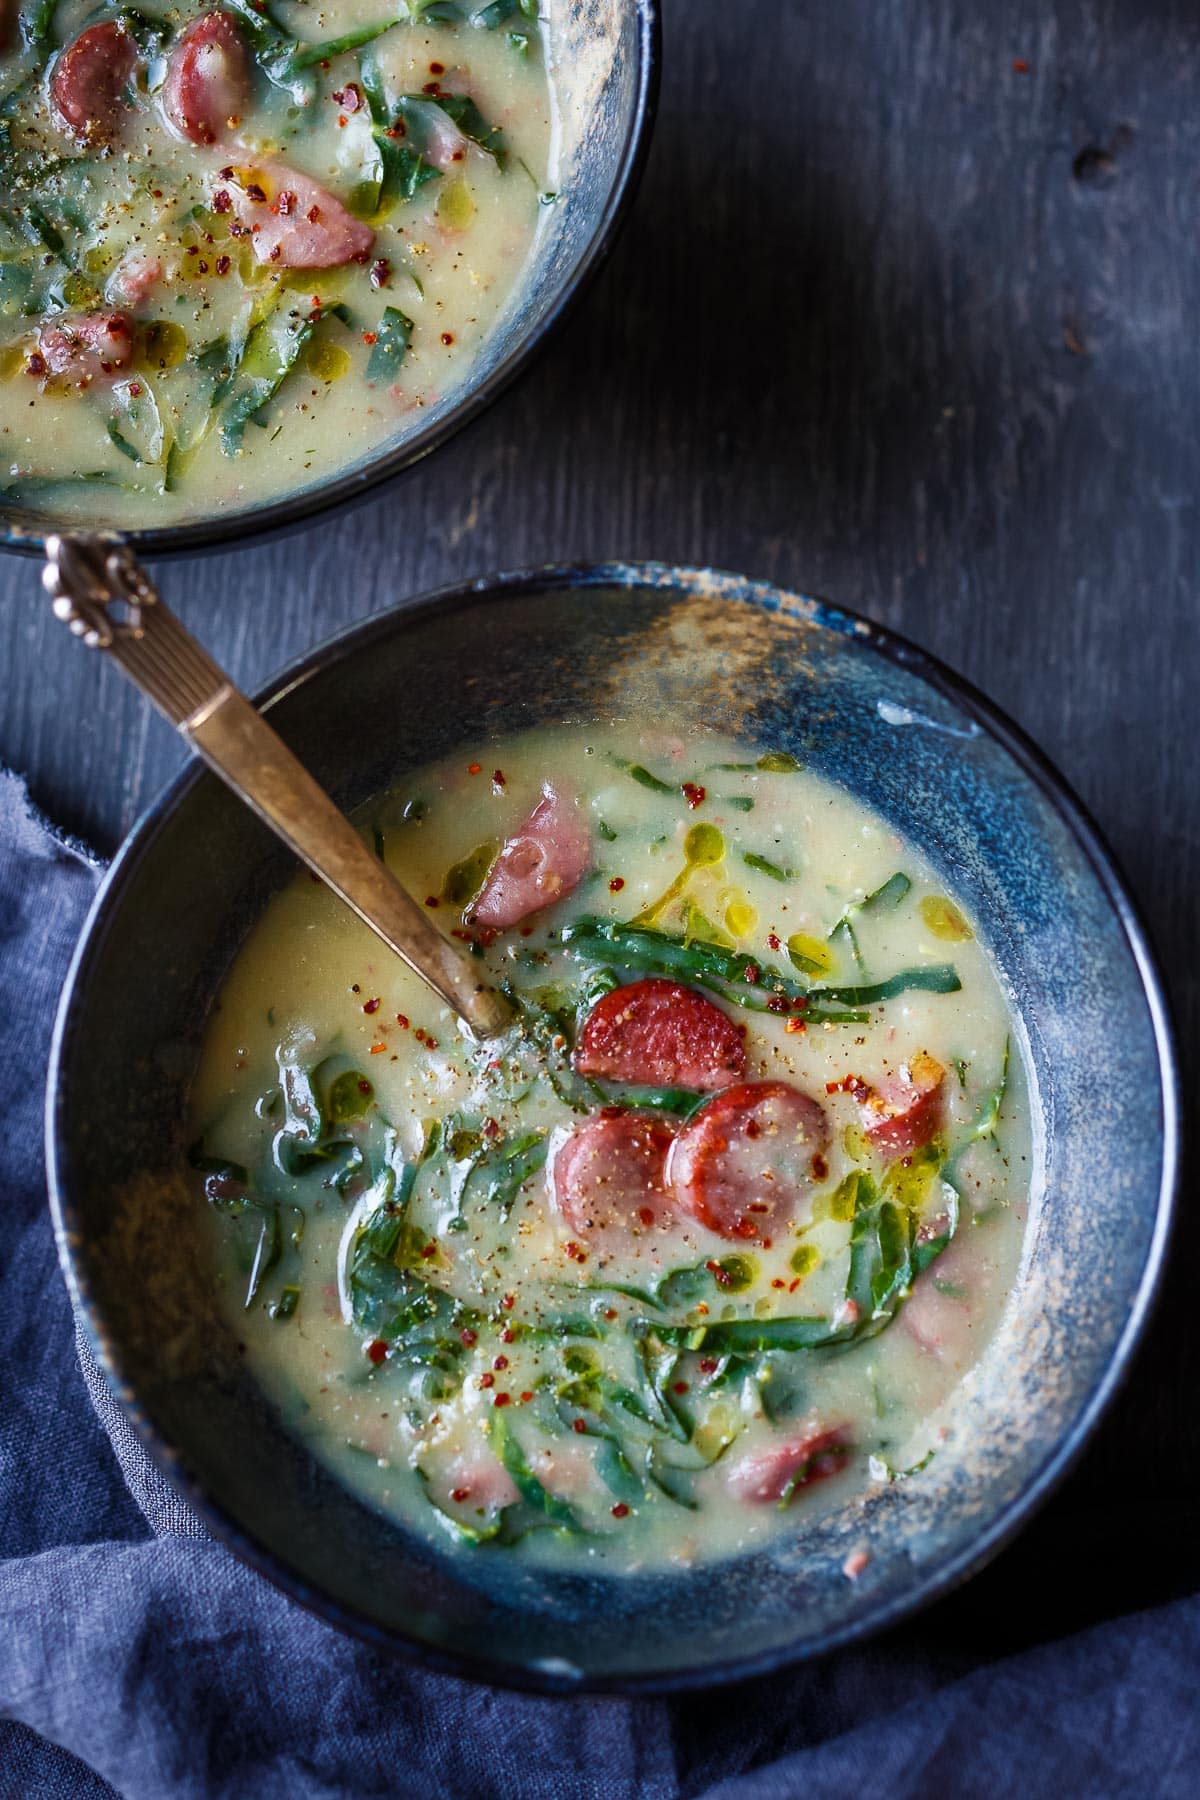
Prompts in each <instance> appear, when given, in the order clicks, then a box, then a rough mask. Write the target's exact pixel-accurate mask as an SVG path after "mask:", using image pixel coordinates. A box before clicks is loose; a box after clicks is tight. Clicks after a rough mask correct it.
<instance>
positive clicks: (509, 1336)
mask: <svg viewBox="0 0 1200 1800" xmlns="http://www.w3.org/2000/svg"><path fill="white" fill-rule="evenodd" d="M516 1341H517V1334H516V1332H515V1331H514V1330H513V1328H512V1326H511V1325H506V1326H505V1327H504V1330H503V1331H502V1332H501V1333H500V1342H501V1343H502V1344H515V1343H516Z"/></svg>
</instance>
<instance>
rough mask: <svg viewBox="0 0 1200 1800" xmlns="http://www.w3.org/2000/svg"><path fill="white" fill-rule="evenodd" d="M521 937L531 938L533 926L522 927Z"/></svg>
mask: <svg viewBox="0 0 1200 1800" xmlns="http://www.w3.org/2000/svg"><path fill="white" fill-rule="evenodd" d="M521 936H522V937H532V936H533V926H532V925H522V927H521Z"/></svg>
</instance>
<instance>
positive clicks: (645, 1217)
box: [638, 1206, 654, 1230]
mask: <svg viewBox="0 0 1200 1800" xmlns="http://www.w3.org/2000/svg"><path fill="white" fill-rule="evenodd" d="M638 1218H639V1219H640V1220H641V1222H642V1224H643V1225H644V1226H645V1227H646V1229H647V1230H649V1229H650V1227H651V1225H653V1223H654V1208H653V1207H652V1206H639V1208H638Z"/></svg>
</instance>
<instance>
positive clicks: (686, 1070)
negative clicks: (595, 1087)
mask: <svg viewBox="0 0 1200 1800" xmlns="http://www.w3.org/2000/svg"><path fill="white" fill-rule="evenodd" d="M575 1067H576V1068H577V1069H578V1070H579V1072H580V1074H581V1075H594V1076H597V1077H599V1078H600V1079H601V1080H608V1081H636V1082H643V1083H645V1084H646V1085H647V1086H650V1087H684V1088H695V1089H697V1090H698V1091H700V1092H703V1093H711V1092H714V1091H715V1090H716V1089H718V1088H724V1087H728V1086H729V1085H730V1083H731V1082H734V1081H737V1080H739V1079H740V1078H741V1077H742V1076H743V1075H744V1074H745V1073H746V1047H745V1044H744V1043H743V1041H742V1036H741V1033H740V1032H739V1031H738V1028H737V1026H736V1025H735V1024H734V1023H733V1020H732V1019H730V1018H729V1017H728V1016H727V1015H726V1014H725V1013H723V1012H722V1011H721V1009H720V1007H719V1006H714V1005H713V1003H712V1001H711V1000H709V999H707V998H706V997H705V995H703V994H699V993H697V992H696V989H695V988H689V987H682V986H681V985H680V983H679V982H677V981H660V980H657V979H655V980H650V981H634V982H631V983H630V985H629V986H628V987H621V988H614V990H613V992H612V993H611V994H605V996H604V998H603V999H602V1000H598V1001H597V1002H596V1004H595V1006H594V1007H593V1008H592V1010H591V1012H590V1013H589V1014H588V1016H587V1018H586V1020H585V1021H584V1025H583V1029H582V1030H581V1031H580V1034H579V1042H578V1044H577V1045H576V1047H575Z"/></svg>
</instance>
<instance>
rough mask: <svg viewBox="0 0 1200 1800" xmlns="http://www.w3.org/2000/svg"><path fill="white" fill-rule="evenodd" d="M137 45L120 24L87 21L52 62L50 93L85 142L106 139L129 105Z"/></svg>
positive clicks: (62, 120) (108, 140)
mask: <svg viewBox="0 0 1200 1800" xmlns="http://www.w3.org/2000/svg"><path fill="white" fill-rule="evenodd" d="M136 64H137V45H136V44H135V43H134V41H133V38H132V37H131V36H130V34H129V32H128V31H126V29H125V27H124V26H123V25H119V24H116V23H114V22H111V21H110V22H108V23H106V24H104V25H89V27H88V29H87V30H86V31H81V32H80V34H79V36H78V37H77V38H76V39H75V42H74V43H73V44H68V46H67V48H66V49H65V50H64V51H63V52H62V55H61V56H60V57H59V58H58V61H57V62H56V63H55V65H54V74H53V75H52V76H51V78H50V98H51V100H52V101H53V103H54V111H55V113H56V114H57V115H58V118H59V121H60V123H61V124H62V125H63V126H64V127H65V129H66V130H68V131H70V132H73V133H74V135H75V136H76V137H77V138H79V139H80V141H81V142H83V143H88V144H108V143H111V142H112V141H113V139H114V138H115V137H116V136H117V134H118V131H119V129H120V123H121V116H122V114H123V113H124V111H125V109H126V108H127V107H128V105H129V81H130V77H131V76H132V74H133V71H134V68H135V66H136Z"/></svg>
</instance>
